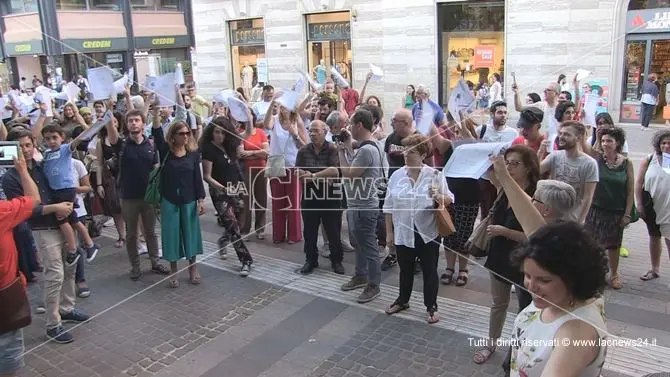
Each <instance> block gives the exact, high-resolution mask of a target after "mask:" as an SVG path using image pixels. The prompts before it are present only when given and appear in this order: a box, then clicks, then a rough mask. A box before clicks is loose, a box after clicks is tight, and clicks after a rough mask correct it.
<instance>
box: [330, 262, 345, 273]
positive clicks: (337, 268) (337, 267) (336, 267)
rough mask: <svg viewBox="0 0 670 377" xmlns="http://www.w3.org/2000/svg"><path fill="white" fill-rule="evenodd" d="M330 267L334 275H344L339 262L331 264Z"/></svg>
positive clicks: (342, 267)
mask: <svg viewBox="0 0 670 377" xmlns="http://www.w3.org/2000/svg"><path fill="white" fill-rule="evenodd" d="M331 267H332V268H333V272H334V273H336V274H338V275H344V266H343V265H342V263H341V262H337V263H332V264H331Z"/></svg>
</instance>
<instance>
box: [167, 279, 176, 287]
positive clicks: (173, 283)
mask: <svg viewBox="0 0 670 377" xmlns="http://www.w3.org/2000/svg"><path fill="white" fill-rule="evenodd" d="M168 287H169V288H179V280H177V279H172V280H170V281H169V282H168Z"/></svg>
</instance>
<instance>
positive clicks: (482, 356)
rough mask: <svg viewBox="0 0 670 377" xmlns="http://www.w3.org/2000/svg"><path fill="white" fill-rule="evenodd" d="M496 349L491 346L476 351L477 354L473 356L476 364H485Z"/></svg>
mask: <svg viewBox="0 0 670 377" xmlns="http://www.w3.org/2000/svg"><path fill="white" fill-rule="evenodd" d="M495 351H496V350H495V349H491V348H482V349H480V350H477V352H475V355H474V356H473V357H472V361H473V362H474V363H475V364H484V363H485V362H486V361H487V360H488V359H490V358H491V355H493V353H494V352H495Z"/></svg>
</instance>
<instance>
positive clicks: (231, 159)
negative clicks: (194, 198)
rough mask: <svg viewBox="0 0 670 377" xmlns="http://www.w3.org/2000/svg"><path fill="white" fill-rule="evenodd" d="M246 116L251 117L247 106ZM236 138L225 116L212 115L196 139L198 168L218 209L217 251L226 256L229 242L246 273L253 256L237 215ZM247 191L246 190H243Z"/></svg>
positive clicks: (240, 178)
mask: <svg viewBox="0 0 670 377" xmlns="http://www.w3.org/2000/svg"><path fill="white" fill-rule="evenodd" d="M247 112H248V114H247V116H248V117H249V119H253V118H252V116H251V112H250V110H249V109H248V108H247ZM252 127H253V121H251V122H249V123H247V126H246V131H245V133H244V135H243V136H242V137H244V138H246V137H248V135H249V134H250V133H251V129H252ZM238 148H240V139H239V136H238V134H237V130H236V129H235V126H233V124H232V122H231V121H230V120H229V119H228V118H225V117H216V118H214V120H212V122H211V123H210V124H209V126H207V128H206V129H205V133H204V135H203V137H202V140H201V141H200V150H201V152H202V171H203V175H204V177H205V181H206V182H207V184H208V185H209V196H210V197H211V198H212V203H214V208H216V212H217V213H218V221H219V224H221V225H222V226H223V234H222V235H221V237H220V238H219V241H218V243H219V255H221V257H222V258H225V257H226V252H227V251H226V247H228V246H229V245H230V244H232V246H233V248H234V249H235V252H236V253H237V258H238V259H239V260H240V263H241V264H242V268H241V269H240V275H241V276H248V275H249V271H250V270H251V264H252V263H253V259H252V258H251V254H249V250H247V247H246V245H245V243H244V241H243V240H242V235H241V233H240V223H239V219H240V216H241V215H242V210H243V206H244V204H243V195H242V193H243V192H244V191H247V190H246V189H245V184H244V174H243V173H242V168H241V167H240V161H239V159H238ZM247 193H249V191H247Z"/></svg>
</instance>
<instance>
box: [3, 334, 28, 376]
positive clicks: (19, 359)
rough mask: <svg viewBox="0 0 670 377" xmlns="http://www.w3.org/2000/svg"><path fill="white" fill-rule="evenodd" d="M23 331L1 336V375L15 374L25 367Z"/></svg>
mask: <svg viewBox="0 0 670 377" xmlns="http://www.w3.org/2000/svg"><path fill="white" fill-rule="evenodd" d="M23 352H24V348H23V329H18V330H14V331H10V332H8V333H4V334H2V335H0V374H14V373H15V372H17V371H18V370H19V369H21V368H22V367H23V365H24V364H23Z"/></svg>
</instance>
